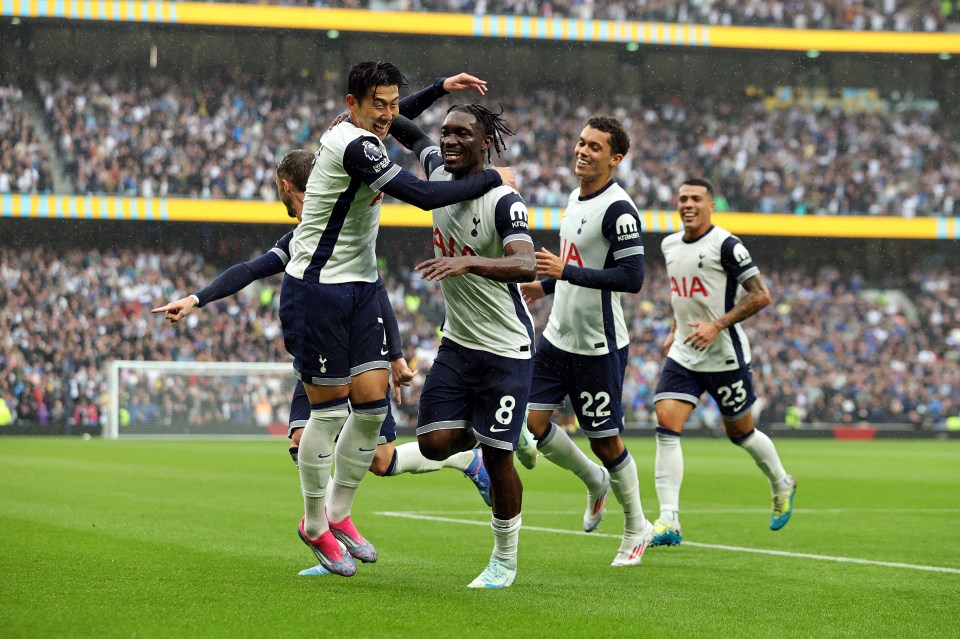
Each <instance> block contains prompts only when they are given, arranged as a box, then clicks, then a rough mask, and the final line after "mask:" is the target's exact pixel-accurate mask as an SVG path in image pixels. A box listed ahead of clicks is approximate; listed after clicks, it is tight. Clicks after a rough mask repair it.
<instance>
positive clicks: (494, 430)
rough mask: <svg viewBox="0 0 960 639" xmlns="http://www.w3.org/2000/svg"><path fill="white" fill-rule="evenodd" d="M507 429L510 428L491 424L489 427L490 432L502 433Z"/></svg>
mask: <svg viewBox="0 0 960 639" xmlns="http://www.w3.org/2000/svg"><path fill="white" fill-rule="evenodd" d="M508 430H510V428H509V427H507V428H497V427H496V426H491V427H490V432H491V433H504V432H506V431H508Z"/></svg>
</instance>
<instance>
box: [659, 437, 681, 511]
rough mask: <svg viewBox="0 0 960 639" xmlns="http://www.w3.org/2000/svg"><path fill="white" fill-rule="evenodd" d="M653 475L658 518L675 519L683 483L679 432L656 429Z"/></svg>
mask: <svg viewBox="0 0 960 639" xmlns="http://www.w3.org/2000/svg"><path fill="white" fill-rule="evenodd" d="M653 476H654V484H655V486H656V488H657V501H659V502H660V519H665V520H667V521H672V522H675V521H677V517H678V515H679V512H680V485H681V484H682V483H683V449H682V448H681V447H680V433H677V434H675V435H671V434H667V433H663V432H661V430H660V429H657V456H656V460H655V462H654V473H653Z"/></svg>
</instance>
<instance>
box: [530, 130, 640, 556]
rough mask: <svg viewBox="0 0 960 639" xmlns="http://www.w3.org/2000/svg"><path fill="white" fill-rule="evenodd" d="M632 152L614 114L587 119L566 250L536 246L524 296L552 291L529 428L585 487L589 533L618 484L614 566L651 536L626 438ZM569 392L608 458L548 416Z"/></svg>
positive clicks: (636, 249)
mask: <svg viewBox="0 0 960 639" xmlns="http://www.w3.org/2000/svg"><path fill="white" fill-rule="evenodd" d="M629 150H630V138H629V137H628V136H627V133H626V131H624V130H623V126H622V125H621V124H620V122H618V121H617V120H616V119H614V118H610V117H593V118H590V119H589V120H588V121H587V124H586V126H585V127H584V128H583V131H581V133H580V136H579V137H578V138H577V143H576V146H575V147H574V161H575V164H574V171H575V173H576V174H577V177H579V178H580V188H578V189H576V190H575V191H573V193H571V194H570V199H569V200H568V202H567V209H566V213H565V214H564V217H563V220H562V221H561V222H560V255H554V254H553V253H551V252H550V251H548V250H547V249H546V248H541V249H540V250H539V251H537V253H536V257H537V273H538V274H539V275H540V277H542V278H544V279H541V280H540V281H538V282H532V283H530V284H524V285H523V286H522V287H521V290H522V291H523V295H524V298H525V299H526V301H527V303H533V302H534V301H536V300H538V299H540V298H542V297H544V296H545V295H551V294H552V295H553V296H554V301H553V307H552V308H551V309H550V318H549V319H548V321H547V326H546V328H545V329H544V332H543V336H542V337H541V338H540V344H539V345H538V347H537V354H536V355H535V356H534V368H533V383H532V387H531V390H530V412H529V414H528V416H527V427H528V428H529V429H530V432H531V433H533V435H534V437H536V439H537V450H539V451H540V453H542V454H543V456H544V457H546V458H547V459H549V460H550V461H551V462H553V463H555V464H557V465H558V466H560V467H561V468H565V469H567V470H569V471H570V472H572V473H573V474H574V475H576V476H577V477H579V478H580V480H581V481H582V482H583V483H584V484H585V485H586V487H587V509H586V512H585V513H584V515H583V529H584V530H585V531H586V532H591V531H593V530H595V529H596V527H597V526H598V525H599V524H600V522H601V520H602V519H603V516H604V513H605V511H606V499H607V495H608V493H609V492H610V490H611V489H612V490H613V494H614V495H615V496H616V498H617V501H619V502H620V505H621V506H623V515H624V521H623V538H622V539H621V541H620V548H619V550H618V551H617V554H616V556H615V557H614V559H613V563H612V564H611V565H613V566H636V565H639V564H640V561H641V559H642V558H643V553H644V550H646V548H647V546H648V545H649V543H650V539H651V536H652V534H653V525H652V524H651V523H650V522H649V521H647V519H646V517H644V515H643V508H642V506H641V503H640V481H639V478H638V476H637V464H636V462H635V461H634V459H633V456H632V455H630V451H629V450H627V448H626V446H625V445H624V443H623V439H622V438H621V436H620V435H621V434H622V433H623V403H622V396H623V377H624V372H625V370H626V367H627V359H628V349H629V344H630V336H629V334H628V333H627V324H626V322H625V320H624V317H623V306H622V304H621V301H620V296H621V294H622V293H637V292H639V291H640V287H641V286H642V285H643V238H642V237H641V235H640V217H639V215H638V214H637V209H636V207H635V206H634V204H633V202H632V201H631V200H630V196H629V195H627V193H626V192H625V191H624V190H623V188H621V187H620V185H618V184H617V183H616V181H615V180H614V179H613V174H614V171H615V170H616V168H617V165H618V164H620V162H621V161H622V160H623V158H624V156H625V155H626V154H627V152H628V151H629ZM565 396H569V397H570V400H571V402H572V403H573V409H574V412H575V413H576V415H577V418H578V420H579V422H580V429H581V430H582V431H583V433H584V434H585V435H586V436H587V437H588V438H589V440H590V448H591V450H592V451H593V453H594V454H595V455H596V456H597V457H598V458H599V459H600V462H601V463H602V464H603V465H602V466H601V465H598V464H596V463H594V462H593V461H591V460H590V459H589V458H588V457H587V456H586V455H585V454H584V453H583V451H582V450H580V448H579V447H578V446H577V445H576V444H575V443H574V442H573V440H571V439H570V437H569V436H568V435H567V433H566V432H564V430H563V429H562V428H561V427H560V426H559V425H557V424H554V423H551V422H550V416H551V415H552V414H553V411H554V410H555V409H557V408H560V407H562V406H563V400H564V397H565Z"/></svg>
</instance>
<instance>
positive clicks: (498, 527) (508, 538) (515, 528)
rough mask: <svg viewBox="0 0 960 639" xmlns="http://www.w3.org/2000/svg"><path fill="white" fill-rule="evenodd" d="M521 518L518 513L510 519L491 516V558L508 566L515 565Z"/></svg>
mask: <svg viewBox="0 0 960 639" xmlns="http://www.w3.org/2000/svg"><path fill="white" fill-rule="evenodd" d="M521 523H522V522H521V518H520V515H519V514H518V515H517V516H516V517H512V518H510V519H498V518H496V517H491V527H492V528H493V558H495V559H499V560H500V561H501V562H503V563H504V564H505V565H506V566H508V567H509V568H516V567H517V547H518V545H519V543H520V525H521Z"/></svg>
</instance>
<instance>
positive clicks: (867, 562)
mask: <svg viewBox="0 0 960 639" xmlns="http://www.w3.org/2000/svg"><path fill="white" fill-rule="evenodd" d="M376 514H377V515H383V516H384V517H399V518H402V519H419V520H422V521H436V522H443V523H448V524H466V525H468V526H489V525H490V522H489V521H476V520H472V519H454V518H453V517H436V516H433V515H418V514H416V513H402V512H392V511H381V512H378V513H376ZM523 529H524V530H533V531H536V532H547V533H554V534H558V535H583V536H586V535H589V536H590V537H604V538H612V539H620V535H611V534H609V533H598V532H592V533H585V532H583V531H581V530H563V529H561V528H544V527H542V526H526V525H525V526H523ZM683 545H684V546H695V547H697V548H709V549H711V550H729V551H732V552H747V553H753V554H757V555H774V556H777V557H793V558H796V559H814V560H817V561H833V562H836V563H841V564H861V565H864V566H882V567H884V568H905V569H908V570H923V571H926V572H944V573H948V574H953V575H960V568H944V567H942V566H924V565H921V564H903V563H898V562H893V561H874V560H872V559H859V558H857V557H834V556H831V555H816V554H812V553H804V552H789V551H786V550H765V549H762V548H745V547H743V546H725V545H722V544H701V543H697V542H695V541H687V540H684V541H683Z"/></svg>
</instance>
